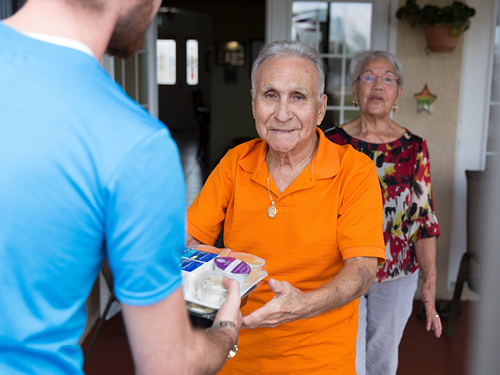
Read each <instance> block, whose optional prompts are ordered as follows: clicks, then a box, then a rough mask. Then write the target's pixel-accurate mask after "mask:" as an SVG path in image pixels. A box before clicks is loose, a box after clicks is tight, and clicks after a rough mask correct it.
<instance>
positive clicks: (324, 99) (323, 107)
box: [316, 94, 328, 126]
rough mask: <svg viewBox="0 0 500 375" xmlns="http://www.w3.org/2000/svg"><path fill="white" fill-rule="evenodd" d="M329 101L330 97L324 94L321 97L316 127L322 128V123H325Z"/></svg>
mask: <svg viewBox="0 0 500 375" xmlns="http://www.w3.org/2000/svg"><path fill="white" fill-rule="evenodd" d="M327 101H328V97H327V96H326V94H323V96H322V97H321V103H320V105H319V110H318V120H317V121H316V126H320V125H321V123H322V122H323V118H324V117H325V114H326V104H327Z"/></svg>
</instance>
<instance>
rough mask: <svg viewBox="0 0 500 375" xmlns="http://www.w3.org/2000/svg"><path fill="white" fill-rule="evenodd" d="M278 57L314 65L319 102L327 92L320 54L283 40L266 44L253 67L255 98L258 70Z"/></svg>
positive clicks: (312, 49)
mask: <svg viewBox="0 0 500 375" xmlns="http://www.w3.org/2000/svg"><path fill="white" fill-rule="evenodd" d="M276 57H298V58H301V59H304V60H307V61H310V62H312V63H313V64H314V66H315V67H316V69H317V71H318V100H319V101H321V97H322V96H323V93H324V92H325V64H324V62H323V60H322V59H321V56H320V55H319V53H318V52H317V51H316V50H315V49H314V48H312V47H309V46H308V45H307V44H305V43H303V42H301V41H299V40H296V41H294V42H290V41H286V40H282V41H276V42H271V43H268V44H266V45H265V46H264V47H263V48H262V49H261V50H260V53H259V56H258V57H257V59H256V60H255V62H254V63H253V65H252V76H251V77H252V91H253V94H254V96H255V84H256V80H257V70H258V69H259V67H260V66H261V65H262V64H263V63H264V62H265V61H266V60H268V59H272V58H276Z"/></svg>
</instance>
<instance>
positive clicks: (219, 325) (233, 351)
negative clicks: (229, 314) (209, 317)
mask: <svg viewBox="0 0 500 375" xmlns="http://www.w3.org/2000/svg"><path fill="white" fill-rule="evenodd" d="M223 327H231V328H232V329H234V331H235V332H236V344H234V346H233V348H232V349H231V350H230V351H229V354H228V355H227V359H231V358H233V357H234V356H235V355H236V353H237V352H238V337H239V334H238V327H236V324H234V323H233V322H231V321H229V320H223V321H222V320H221V321H218V322H217V323H214V324H213V325H212V326H211V327H210V328H209V329H208V330H209V331H215V330H218V329H220V328H223Z"/></svg>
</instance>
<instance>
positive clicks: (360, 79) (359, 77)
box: [358, 72, 399, 85]
mask: <svg viewBox="0 0 500 375" xmlns="http://www.w3.org/2000/svg"><path fill="white" fill-rule="evenodd" d="M365 74H368V75H371V76H374V77H375V80H374V81H373V82H366V81H364V80H363V79H362V78H361V77H362V76H363V75H365ZM386 74H388V73H386ZM390 74H392V73H390ZM383 76H384V75H381V76H378V75H376V74H374V73H370V72H365V73H363V74H360V75H359V76H358V81H363V82H364V83H369V84H374V83H375V82H377V78H380V82H381V83H382V84H384V85H393V83H386V82H384V81H382V77H383ZM394 79H395V81H396V84H398V85H399V77H396V76H394Z"/></svg>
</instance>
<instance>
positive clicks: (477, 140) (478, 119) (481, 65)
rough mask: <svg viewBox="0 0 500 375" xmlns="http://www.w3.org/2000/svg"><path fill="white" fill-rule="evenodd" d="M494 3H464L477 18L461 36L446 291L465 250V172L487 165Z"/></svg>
mask: <svg viewBox="0 0 500 375" xmlns="http://www.w3.org/2000/svg"><path fill="white" fill-rule="evenodd" d="M497 3H498V1H488V0H468V1H467V5H468V6H470V7H473V8H475V9H476V15H475V17H474V18H473V19H472V25H471V28H470V29H469V30H468V31H467V32H466V33H464V36H463V38H464V41H463V50H462V74H461V77H460V95H459V109H458V126H457V139H456V149H455V173H454V177H453V208H452V223H451V238H450V253H449V262H448V290H453V289H454V287H455V282H456V278H457V275H458V269H459V266H460V259H461V258H462V255H463V254H464V253H465V251H466V250H467V236H466V233H467V232H466V231H467V226H466V218H467V211H466V207H467V180H466V177H465V171H466V170H484V168H485V165H486V156H487V155H486V147H487V140H488V123H489V106H490V98H491V79H492V70H493V45H494V40H495V39H494V35H495V34H494V32H495V25H496V17H497Z"/></svg>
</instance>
